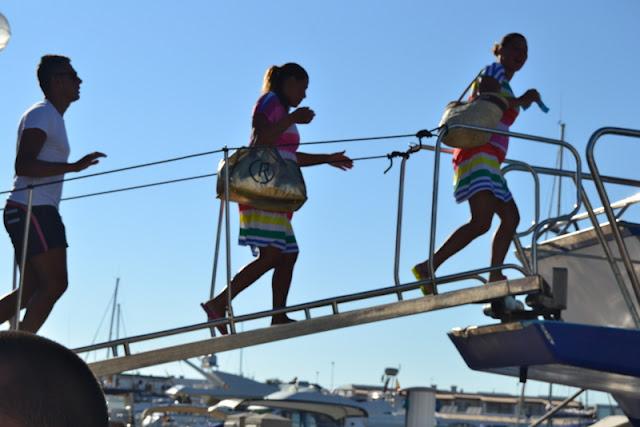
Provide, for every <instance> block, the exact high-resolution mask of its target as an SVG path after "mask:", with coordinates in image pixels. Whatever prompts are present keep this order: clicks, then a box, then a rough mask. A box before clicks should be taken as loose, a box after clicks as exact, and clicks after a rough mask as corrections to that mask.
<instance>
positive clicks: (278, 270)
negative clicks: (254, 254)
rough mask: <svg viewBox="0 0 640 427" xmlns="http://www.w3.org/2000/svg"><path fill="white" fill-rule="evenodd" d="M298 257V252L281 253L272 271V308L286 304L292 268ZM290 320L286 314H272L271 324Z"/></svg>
mask: <svg viewBox="0 0 640 427" xmlns="http://www.w3.org/2000/svg"><path fill="white" fill-rule="evenodd" d="M297 259H298V253H297V252H296V253H288V254H282V257H281V259H280V262H279V263H278V265H276V267H275V269H274V271H273V279H272V282H271V288H272V289H273V308H274V309H276V308H282V307H286V306H287V296H288V295H289V289H290V288H291V279H292V277H293V268H294V267H295V264H296V261H297ZM291 321H292V320H291V319H289V317H288V316H287V315H286V314H279V315H276V316H273V319H272V321H271V323H272V324H278V323H289V322H291Z"/></svg>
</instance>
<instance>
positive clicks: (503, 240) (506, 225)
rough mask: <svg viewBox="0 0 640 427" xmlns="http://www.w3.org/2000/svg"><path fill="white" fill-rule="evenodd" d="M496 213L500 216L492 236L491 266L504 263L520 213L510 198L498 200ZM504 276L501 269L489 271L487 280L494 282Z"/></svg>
mask: <svg viewBox="0 0 640 427" xmlns="http://www.w3.org/2000/svg"><path fill="white" fill-rule="evenodd" d="M496 214H497V215H498V216H499V217H500V227H499V228H498V230H497V231H496V234H495V235H494V236H493V245H492V250H491V266H492V267H494V266H498V265H502V264H504V259H505V257H506V256H507V251H508V250H509V246H510V245H511V240H512V239H513V235H514V234H515V232H516V228H517V227H518V224H519V223H520V213H519V212H518V207H517V206H516V203H515V202H514V201H513V199H512V200H510V201H508V202H502V201H498V205H497V207H496ZM505 279H506V277H505V276H504V275H503V274H502V271H499V270H496V271H492V272H491V273H489V281H490V282H496V281H499V280H505Z"/></svg>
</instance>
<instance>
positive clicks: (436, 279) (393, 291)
mask: <svg viewBox="0 0 640 427" xmlns="http://www.w3.org/2000/svg"><path fill="white" fill-rule="evenodd" d="M459 126H460V127H466V128H470V129H475V130H477V131H482V132H488V133H500V134H503V135H508V136H510V137H512V138H515V139H519V140H525V141H529V142H534V143H541V144H548V145H553V146H557V147H561V148H562V149H564V150H567V151H568V152H569V153H570V154H571V155H572V156H573V158H574V159H575V170H556V169H550V168H545V167H537V166H531V165H528V164H526V163H524V162H521V161H517V160H511V159H507V160H506V161H505V165H506V166H505V167H504V169H503V172H504V173H509V172H511V171H521V172H526V173H529V174H531V176H532V177H533V182H534V201H535V208H534V211H535V212H534V219H533V221H532V223H531V225H530V226H529V227H528V228H527V229H526V230H523V231H519V232H517V233H516V235H515V236H514V239H513V241H514V244H515V248H516V251H517V252H518V253H519V254H520V255H521V259H522V260H523V261H524V262H523V265H517V264H505V265H502V266H499V267H494V268H491V267H487V268H481V269H474V270H469V271H464V272H459V273H456V274H451V275H445V276H436V275H433V274H432V277H433V279H429V280H422V281H414V282H408V283H401V282H400V279H399V261H400V256H401V254H400V247H401V239H402V219H403V202H404V187H405V185H404V180H405V170H406V166H407V161H408V160H409V158H410V157H411V156H412V155H416V154H417V153H420V152H425V151H430V152H433V154H434V163H433V191H432V198H431V202H432V204H431V216H430V218H431V223H430V241H429V259H433V253H434V251H435V244H436V242H435V236H436V227H437V219H438V193H439V191H438V187H439V175H440V160H441V157H442V153H445V154H451V153H452V150H450V149H447V148H443V147H442V137H443V135H444V132H446V129H439V133H438V134H437V139H436V143H435V145H428V144H425V143H423V140H424V139H425V138H428V137H431V136H435V135H433V133H432V132H433V131H420V132H418V133H417V134H416V135H415V136H416V137H417V139H418V143H417V144H414V145H411V146H410V147H409V149H408V150H407V151H405V152H393V153H390V154H388V155H386V156H380V157H386V158H388V159H390V160H391V161H393V159H394V158H401V159H402V160H401V166H400V173H399V187H398V210H397V227H396V239H395V258H394V277H393V284H392V285H390V286H387V287H383V288H378V289H373V290H369V291H364V292H359V293H353V294H348V295H341V296H336V297H332V298H326V299H321V300H317V301H311V302H307V303H304V304H297V305H292V306H288V307H285V308H281V309H278V310H266V311H260V312H256V313H249V314H244V315H234V313H233V309H232V306H231V304H229V311H228V317H226V318H223V319H218V320H215V321H210V322H203V323H198V324H194V325H188V326H182V327H177V328H173V329H168V330H163V331H157V332H152V333H147V334H142V335H136V336H130V337H125V338H120V339H116V340H110V341H106V342H102V343H97V344H93V345H88V346H84V347H79V348H76V349H74V351H75V352H77V353H79V354H84V353H88V352H93V351H96V350H100V349H108V350H110V351H111V353H112V357H111V358H106V359H104V360H99V361H96V362H93V363H90V364H89V366H90V367H91V369H92V370H93V372H94V373H95V374H96V375H98V376H103V375H110V374H116V373H120V372H124V371H129V370H133V369H139V368H143V367H148V366H153V365H157V364H162V363H167V362H172V361H177V360H184V359H188V358H190V357H196V356H202V355H206V354H210V353H217V352H222V351H227V350H233V349H238V348H243V347H247V346H252V345H257V344H263V343H268V342H274V341H279V340H284V339H288V338H292V337H299V336H304V335H309V334H314V333H319V332H324V331H329V330H335V329H339V328H344V327H349V326H355V325H362V324H366V323H371V322H377V321H382V320H387V319H392V318H398V317H401V316H409V315H414V314H418V313H425V312H429V311H434V310H441V309H445V308H451V307H456V306H460V305H465V304H472V303H484V302H488V301H492V300H497V299H501V298H504V297H508V296H515V295H525V294H535V295H539V296H540V297H539V299H538V304H536V305H535V306H533V309H532V310H525V311H520V312H512V313H509V312H507V313H504V317H503V318H502V320H503V321H508V320H513V319H519V318H537V317H538V316H544V317H545V318H559V317H560V311H561V310H562V308H563V306H562V301H556V300H555V299H554V296H553V288H552V286H550V285H549V284H548V283H545V282H544V281H543V279H542V278H541V276H540V275H539V274H538V260H537V253H536V250H535V248H536V246H537V244H538V241H539V239H540V238H541V237H542V235H543V234H544V233H546V232H547V231H549V230H550V229H552V228H553V227H555V226H557V225H558V224H561V223H563V222H567V221H570V220H571V218H572V217H574V216H575V215H576V214H577V213H578V211H579V209H580V206H581V203H582V200H583V199H582V197H581V194H582V192H583V190H582V184H581V180H582V179H583V177H584V174H583V173H582V170H581V159H580V156H579V154H578V152H577V151H576V150H575V148H574V147H573V146H572V145H570V144H569V143H567V142H565V141H563V140H557V139H552V138H545V137H540V136H535V135H528V134H523V133H515V132H504V131H498V130H494V129H485V128H477V127H473V126H463V125H459ZM403 136H410V135H403ZM411 136H412V135H411ZM354 140H355V139H354ZM243 148H245V147H243ZM229 150H230V149H229V148H227V147H225V148H223V149H222V150H221V151H222V153H223V154H224V157H225V159H226V158H228V155H229ZM208 154H209V153H208ZM541 174H551V175H561V176H568V177H571V178H572V180H573V182H574V183H575V187H576V202H575V204H574V206H573V208H572V210H571V211H570V212H567V213H565V214H561V215H559V216H555V217H550V218H546V219H543V220H541V219H540V202H539V199H540V183H539V175H541ZM212 175H213V174H212ZM225 192H227V193H226V194H228V177H225ZM588 210H589V211H591V209H590V208H588ZM229 211H230V210H229V202H228V198H226V197H225V198H223V200H222V201H221V204H220V211H219V217H218V227H217V228H218V234H217V238H216V248H215V255H214V267H213V274H212V286H211V294H212V295H213V293H214V287H215V277H216V273H217V272H216V269H217V260H218V257H219V253H220V243H221V234H222V230H223V229H224V237H225V241H226V254H225V255H226V257H225V258H226V276H227V283H229V281H230V280H231V253H230V235H231V233H230V220H229ZM525 237H529V238H530V247H531V248H533V250H532V253H531V256H529V257H528V256H527V255H526V254H525V249H524V245H523V243H522V240H523V239H524V238H525ZM430 268H431V269H432V270H433V266H430ZM498 268H500V269H508V270H511V271H515V272H516V273H518V274H520V275H521V276H522V277H520V278H516V279H508V280H504V281H500V282H494V283H491V284H490V285H489V286H487V280H486V279H485V278H484V277H482V274H485V273H488V272H490V271H492V270H494V269H498ZM463 280H472V281H477V282H478V285H477V286H471V287H466V288H463V289H458V290H453V291H447V292H439V291H438V289H437V287H436V291H435V293H434V295H429V296H426V297H418V298H412V299H407V298H406V296H407V295H408V293H409V292H410V291H415V290H417V289H418V288H420V287H421V286H422V285H425V284H431V283H433V284H435V285H438V286H442V285H446V284H450V283H455V282H461V281H463ZM383 296H391V297H392V298H394V299H395V300H396V301H394V302H389V303H386V304H379V303H378V304H376V303H372V305H370V306H368V307H365V308H358V309H351V310H344V309H343V307H344V306H345V305H346V304H347V303H352V302H371V301H372V300H374V299H376V298H379V297H383ZM318 308H325V309H327V308H328V309H330V310H331V314H329V315H322V316H318V317H314V316H312V310H313V309H318ZM293 312H302V313H303V314H304V320H300V321H297V322H295V323H290V324H284V325H276V326H271V327H266V328H258V329H252V330H248V331H242V332H238V330H237V325H238V324H240V323H243V322H247V321H251V320H254V319H260V318H267V317H271V316H273V315H275V314H281V313H293ZM222 324H225V325H227V326H228V328H229V329H230V331H231V333H230V334H229V335H226V336H220V337H215V336H214V337H211V338H208V339H204V340H198V341H195V342H186V343H183V344H177V345H172V346H159V347H158V348H155V349H153V350H144V351H136V350H137V349H136V348H135V347H136V346H138V345H140V346H143V345H146V346H149V344H150V343H152V342H153V341H154V340H158V339H161V338H165V337H176V336H186V335H187V334H188V333H191V332H194V331H203V330H205V331H206V330H213V328H214V327H216V326H218V325H222Z"/></svg>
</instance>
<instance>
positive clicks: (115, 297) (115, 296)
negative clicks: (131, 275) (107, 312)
mask: <svg viewBox="0 0 640 427" xmlns="http://www.w3.org/2000/svg"><path fill="white" fill-rule="evenodd" d="M119 286H120V278H119V277H118V278H117V279H116V287H115V289H114V290H113V305H112V306H111V322H110V325H109V341H111V339H112V337H113V321H114V320H115V317H116V306H117V305H118V287H119ZM113 352H114V356H115V349H114V350H113ZM108 357H109V349H107V358H108Z"/></svg>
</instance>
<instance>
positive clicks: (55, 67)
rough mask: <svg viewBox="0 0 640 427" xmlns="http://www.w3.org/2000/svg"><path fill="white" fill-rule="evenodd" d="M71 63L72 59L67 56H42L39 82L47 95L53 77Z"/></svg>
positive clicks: (39, 65) (39, 66) (39, 67)
mask: <svg viewBox="0 0 640 427" xmlns="http://www.w3.org/2000/svg"><path fill="white" fill-rule="evenodd" d="M69 64H71V60H70V59H69V58H67V57H66V56H61V55H44V56H43V57H42V58H40V64H38V83H40V89H42V92H43V93H44V94H45V95H47V94H48V93H49V84H50V83H51V78H52V77H53V76H54V75H55V74H56V73H59V72H60V70H61V69H62V68H63V67H65V66H66V65H69Z"/></svg>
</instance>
